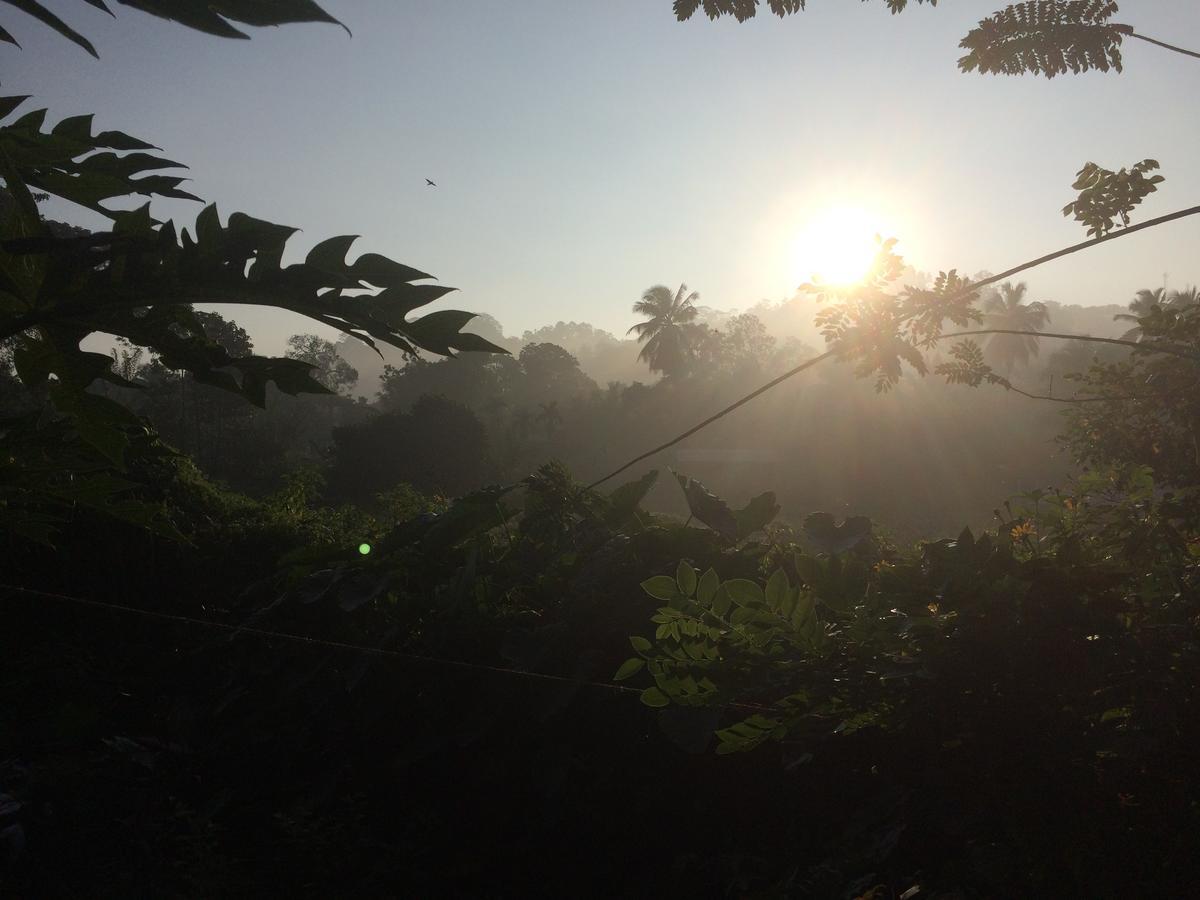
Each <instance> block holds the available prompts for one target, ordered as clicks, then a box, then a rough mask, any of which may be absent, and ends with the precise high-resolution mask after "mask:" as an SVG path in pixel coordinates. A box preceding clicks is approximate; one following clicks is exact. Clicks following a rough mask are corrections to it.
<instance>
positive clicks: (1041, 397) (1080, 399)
mask: <svg viewBox="0 0 1200 900" xmlns="http://www.w3.org/2000/svg"><path fill="white" fill-rule="evenodd" d="M989 384H994V385H996V386H997V387H1002V388H1004V389H1005V390H1006V391H1012V392H1013V393H1014V394H1020V395H1021V396H1022V397H1028V398H1029V399H1030V400H1049V401H1050V402H1052V403H1103V402H1104V401H1105V400H1144V399H1145V398H1146V397H1148V396H1150V395H1149V394H1143V395H1142V396H1140V397H1137V396H1125V397H1052V396H1050V395H1049V394H1032V393H1030V392H1029V391H1023V390H1021V389H1020V388H1019V387H1017V386H1016V385H1014V384H1009V383H1008V382H1005V381H992V382H989Z"/></svg>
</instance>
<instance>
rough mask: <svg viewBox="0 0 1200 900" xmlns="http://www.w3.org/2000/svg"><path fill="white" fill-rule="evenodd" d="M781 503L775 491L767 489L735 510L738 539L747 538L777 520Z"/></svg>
mask: <svg viewBox="0 0 1200 900" xmlns="http://www.w3.org/2000/svg"><path fill="white" fill-rule="evenodd" d="M780 508H781V507H780V506H779V504H778V503H777V502H776V501H775V492H774V491H767V492H766V493H763V494H759V495H758V496H757V497H755V498H754V499H752V500H751V501H750V502H749V503H747V504H746V505H745V506H744V507H742V508H741V509H739V510H737V511H736V512H734V514H733V517H734V519H736V520H737V531H738V539H739V540H745V539H746V538H748V537H749V536H750V535H752V534H754V532H756V531H761V530H762V529H764V528H766V527H767V526H768V525H770V524H771V523H772V522H773V521H775V517H776V516H777V515H779V510H780Z"/></svg>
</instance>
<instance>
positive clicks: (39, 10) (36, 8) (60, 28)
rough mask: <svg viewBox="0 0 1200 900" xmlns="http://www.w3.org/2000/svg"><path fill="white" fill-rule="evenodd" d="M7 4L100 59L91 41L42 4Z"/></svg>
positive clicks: (21, 0)
mask: <svg viewBox="0 0 1200 900" xmlns="http://www.w3.org/2000/svg"><path fill="white" fill-rule="evenodd" d="M6 2H7V3H9V4H10V5H12V6H15V7H16V8H17V9H19V10H21V11H22V12H25V13H28V14H29V15H31V16H33V17H34V18H35V19H37V20H38V21H39V22H41V23H42V24H43V25H47V26H49V27H50V28H53V29H54V30H55V31H57V32H58V33H59V34H61V35H62V36H63V37H65V38H66V39H67V40H69V41H71V42H72V43H75V44H78V45H79V46H80V47H82V48H83V49H84V50H86V51H87V52H88V53H90V54H92V56H94V57H96V58H97V59H99V58H100V54H98V53H97V52H96V48H95V47H93V46H92V42H91V41H89V40H88V39H87V38H85V37H84V36H83V35H82V34H80V33H79V32H78V31H76V30H75V29H74V28H72V27H71V26H70V25H68V24H67V23H66V22H64V21H63V20H62V19H60V18H59V17H58V16H56V15H55V14H54V13H52V12H50V10H48V9H46V7H44V6H42V4H40V3H38V2H36V0H6ZM13 43H16V42H15V41H13Z"/></svg>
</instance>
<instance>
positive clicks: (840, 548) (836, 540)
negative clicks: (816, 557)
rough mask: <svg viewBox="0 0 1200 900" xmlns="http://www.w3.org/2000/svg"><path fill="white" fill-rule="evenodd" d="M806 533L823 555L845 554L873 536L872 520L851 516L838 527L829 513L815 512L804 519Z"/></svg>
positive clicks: (810, 541)
mask: <svg viewBox="0 0 1200 900" xmlns="http://www.w3.org/2000/svg"><path fill="white" fill-rule="evenodd" d="M804 533H805V535H806V536H807V537H808V540H809V543H811V544H812V545H813V547H815V548H816V549H817V550H818V551H819V552H821V553H845V552H846V551H847V550H851V549H853V548H854V547H857V546H858V545H859V544H861V543H862V542H863V541H865V540H867V539H868V538H869V537H870V536H871V520H870V519H868V518H867V517H866V516H851V517H850V518H848V519H846V520H845V521H844V522H842V524H840V525H838V524H835V520H834V518H833V516H832V515H830V514H829V513H827V512H815V513H812V514H810V515H809V516H807V517H806V518H805V519H804Z"/></svg>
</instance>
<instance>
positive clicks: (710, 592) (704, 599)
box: [696, 567, 721, 606]
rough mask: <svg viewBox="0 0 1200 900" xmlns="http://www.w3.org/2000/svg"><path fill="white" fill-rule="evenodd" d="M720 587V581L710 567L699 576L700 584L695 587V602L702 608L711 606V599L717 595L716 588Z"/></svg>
mask: <svg viewBox="0 0 1200 900" xmlns="http://www.w3.org/2000/svg"><path fill="white" fill-rule="evenodd" d="M720 585H721V579H720V578H719V577H717V573H716V572H715V571H713V569H712V568H711V567H710V568H709V569H708V570H707V571H706V572H705V573H704V574H703V575H701V576H700V583H699V584H698V585H697V586H696V600H698V601H699V602H700V604H701V605H703V606H709V605H711V604H712V601H713V597H714V595H715V594H716V593H717V588H718V587H720Z"/></svg>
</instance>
